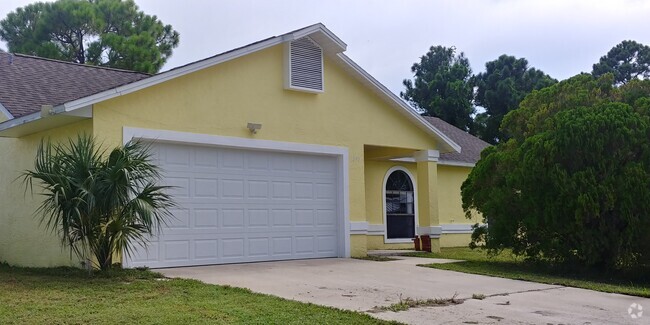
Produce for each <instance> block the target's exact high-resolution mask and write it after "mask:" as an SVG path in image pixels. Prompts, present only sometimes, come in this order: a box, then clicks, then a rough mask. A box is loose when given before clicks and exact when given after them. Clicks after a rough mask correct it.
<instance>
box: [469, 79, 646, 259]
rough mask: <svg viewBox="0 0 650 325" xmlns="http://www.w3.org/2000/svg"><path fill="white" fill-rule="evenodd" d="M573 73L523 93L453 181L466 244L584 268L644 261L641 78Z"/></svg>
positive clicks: (643, 95)
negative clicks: (477, 219) (464, 217)
mask: <svg viewBox="0 0 650 325" xmlns="http://www.w3.org/2000/svg"><path fill="white" fill-rule="evenodd" d="M613 79H614V78H613V76H612V75H611V74H607V75H604V76H602V77H600V78H598V79H595V78H594V77H592V76H591V75H586V74H583V75H578V76H576V77H573V78H570V79H568V80H565V81H562V82H560V83H558V84H555V85H553V86H550V87H548V88H545V89H542V90H540V91H536V92H533V93H531V94H530V95H528V96H527V97H526V98H525V99H524V100H523V101H522V102H521V105H520V108H519V109H518V110H515V111H512V112H511V113H509V114H508V115H507V116H506V117H505V118H504V121H503V125H502V127H503V129H504V130H505V131H506V132H508V134H510V135H512V138H510V139H509V140H508V141H506V142H502V143H499V144H498V145H496V146H493V147H490V148H488V149H486V150H485V151H484V152H483V153H482V155H481V160H480V161H479V162H478V163H477V165H476V167H475V168H474V169H473V170H472V172H471V173H470V176H469V177H468V179H467V180H466V181H465V183H464V184H463V186H462V199H463V208H464V209H465V211H466V213H467V214H468V217H469V216H470V215H471V213H472V212H473V211H475V210H476V211H479V212H480V213H482V215H483V218H484V220H483V221H484V223H489V228H488V227H486V226H480V227H477V228H476V229H475V231H474V234H473V242H472V243H473V245H474V246H477V245H478V246H483V247H486V248H488V249H489V250H492V251H498V250H501V249H505V248H511V249H512V250H513V252H514V253H515V254H518V255H524V256H526V257H528V258H533V259H540V258H544V259H549V260H552V261H555V262H560V263H575V264H578V265H583V266H588V267H602V268H608V269H618V268H624V267H631V266H634V265H638V264H640V263H648V262H650V235H649V234H650V217H648V216H650V191H647V190H642V189H647V188H648V184H650V81H639V80H635V81H631V82H629V83H628V84H627V85H624V86H622V87H619V88H617V87H615V86H614V85H613Z"/></svg>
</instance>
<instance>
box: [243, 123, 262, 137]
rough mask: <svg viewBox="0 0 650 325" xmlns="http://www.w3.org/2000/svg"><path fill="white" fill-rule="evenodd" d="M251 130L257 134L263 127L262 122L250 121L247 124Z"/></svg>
mask: <svg viewBox="0 0 650 325" xmlns="http://www.w3.org/2000/svg"><path fill="white" fill-rule="evenodd" d="M246 127H247V128H248V130H249V131H251V133H252V134H257V131H259V130H260V129H261V128H262V124H260V123H250V122H248V124H247V125H246Z"/></svg>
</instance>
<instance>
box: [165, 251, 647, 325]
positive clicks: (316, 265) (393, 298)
mask: <svg viewBox="0 0 650 325" xmlns="http://www.w3.org/2000/svg"><path fill="white" fill-rule="evenodd" d="M433 262H440V261H436V260H433V259H424V258H409V257H400V260H398V261H389V262H374V261H364V260H356V259H315V260H298V261H283V262H265V263H251V264H231V265H215V266H200V267H185V268H172V269H161V270H158V271H160V272H162V273H163V274H165V275H166V276H168V277H181V278H191V279H197V280H200V281H203V282H206V283H212V284H220V285H230V286H236V287H243V288H249V289H251V290H253V291H256V292H261V293H266V294H271V295H275V296H279V297H283V298H287V299H294V300H298V301H303V302H311V303H314V304H319V305H325V306H331V307H337V308H342V309H349V310H355V311H361V312H367V311H369V310H371V309H372V308H373V307H375V306H388V305H391V304H394V303H397V302H399V301H400V299H406V298H412V299H430V298H451V297H452V296H454V295H457V298H459V299H465V301H464V302H463V303H462V304H458V305H450V306H443V307H423V308H411V309H409V310H408V311H402V312H397V313H395V312H390V311H386V312H379V313H371V315H372V316H374V317H377V318H381V319H387V320H397V321H400V322H404V323H409V324H463V323H464V324H650V311H646V312H647V315H643V316H641V317H640V318H637V319H633V318H632V317H630V315H629V314H628V307H629V306H630V305H631V304H633V303H636V304H640V305H641V306H644V307H646V309H647V310H650V299H644V298H639V297H632V296H625V295H618V294H608V293H601V292H595V291H590V290H584V289H576V288H567V287H562V286H554V285H545V284H538V283H532V282H525V281H516V280H508V279H501V278H494V277H487V276H480V275H471V274H465V273H458V272H451V271H443V270H436V269H431V268H423V267H418V266H416V265H417V264H427V263H433ZM473 294H482V295H485V296H487V298H485V299H483V300H476V299H471V298H472V295H473Z"/></svg>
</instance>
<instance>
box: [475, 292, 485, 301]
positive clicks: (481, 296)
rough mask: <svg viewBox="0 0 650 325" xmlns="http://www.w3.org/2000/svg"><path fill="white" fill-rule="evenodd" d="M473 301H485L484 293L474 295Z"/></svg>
mask: <svg viewBox="0 0 650 325" xmlns="http://www.w3.org/2000/svg"><path fill="white" fill-rule="evenodd" d="M472 299H476V300H483V299H485V295H484V294H482V293H474V294H472Z"/></svg>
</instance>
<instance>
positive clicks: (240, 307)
mask: <svg viewBox="0 0 650 325" xmlns="http://www.w3.org/2000/svg"><path fill="white" fill-rule="evenodd" d="M163 280H164V281H163ZM0 292H2V294H0V324H70V323H73V324H119V323H123V324H134V323H135V324H153V323H155V324H195V323H216V324H231V323H248V324H250V323H254V324H267V323H269V324H314V323H328V324H388V322H385V321H382V320H378V319H375V318H372V317H370V316H368V315H364V314H361V313H357V312H352V311H343V310H339V309H334V308H328V307H322V306H317V305H313V304H305V303H300V302H296V301H291V300H286V299H281V298H277V297H273V296H269V295H262V294H256V293H252V292H251V291H249V290H246V289H240V288H233V287H227V286H216V285H209V284H205V283H202V282H199V281H195V280H182V279H165V278H163V277H162V275H160V274H158V273H155V272H151V271H146V270H110V271H108V272H94V273H93V274H91V275H89V274H88V273H87V272H86V271H84V270H80V269H74V268H18V267H11V266H8V265H6V264H0Z"/></svg>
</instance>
